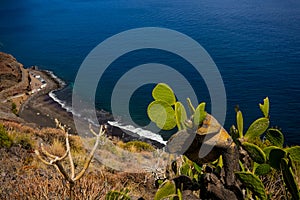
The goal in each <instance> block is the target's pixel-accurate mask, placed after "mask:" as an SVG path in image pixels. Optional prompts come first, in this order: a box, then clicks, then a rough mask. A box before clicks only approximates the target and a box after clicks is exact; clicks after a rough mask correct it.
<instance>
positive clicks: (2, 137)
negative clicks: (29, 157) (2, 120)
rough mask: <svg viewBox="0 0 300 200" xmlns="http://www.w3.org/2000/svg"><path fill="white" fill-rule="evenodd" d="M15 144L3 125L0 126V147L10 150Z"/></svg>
mask: <svg viewBox="0 0 300 200" xmlns="http://www.w3.org/2000/svg"><path fill="white" fill-rule="evenodd" d="M12 144H13V141H12V139H11V138H10V136H9V135H8V133H7V132H6V130H5V128H4V127H3V125H2V124H0V147H6V148H10V147H11V146H12Z"/></svg>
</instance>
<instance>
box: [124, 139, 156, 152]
mask: <svg viewBox="0 0 300 200" xmlns="http://www.w3.org/2000/svg"><path fill="white" fill-rule="evenodd" d="M122 148H124V149H126V150H129V151H134V152H141V151H149V152H152V151H154V150H155V148H154V147H153V146H152V145H151V144H148V143H146V142H142V141H130V142H127V143H125V144H124V145H123V147H122Z"/></svg>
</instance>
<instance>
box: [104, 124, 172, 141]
mask: <svg viewBox="0 0 300 200" xmlns="http://www.w3.org/2000/svg"><path fill="white" fill-rule="evenodd" d="M107 123H108V124H109V125H111V126H115V127H118V128H121V129H123V130H127V131H130V132H133V133H136V134H138V135H139V136H141V137H144V138H148V139H151V140H155V141H157V142H159V143H161V144H164V145H166V144H167V141H164V140H163V138H162V137H161V136H160V135H159V134H156V133H153V132H151V131H149V130H145V129H142V128H136V127H134V126H132V125H123V124H121V123H120V122H117V121H108V122H107Z"/></svg>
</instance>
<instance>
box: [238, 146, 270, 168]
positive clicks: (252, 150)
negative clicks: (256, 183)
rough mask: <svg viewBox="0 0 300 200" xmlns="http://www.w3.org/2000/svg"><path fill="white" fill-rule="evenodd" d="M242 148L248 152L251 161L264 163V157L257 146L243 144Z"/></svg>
mask: <svg viewBox="0 0 300 200" xmlns="http://www.w3.org/2000/svg"><path fill="white" fill-rule="evenodd" d="M242 146H243V148H244V149H245V150H246V151H247V152H248V154H249V156H250V157H251V158H252V159H253V161H255V162H257V163H259V164H263V163H265V162H266V155H265V153H264V152H263V150H261V149H260V148H259V147H258V146H257V145H255V144H252V143H249V142H243V143H242Z"/></svg>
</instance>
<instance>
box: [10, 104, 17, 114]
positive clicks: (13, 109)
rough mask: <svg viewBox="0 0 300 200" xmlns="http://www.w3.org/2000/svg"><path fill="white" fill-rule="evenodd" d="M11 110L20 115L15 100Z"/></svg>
mask: <svg viewBox="0 0 300 200" xmlns="http://www.w3.org/2000/svg"><path fill="white" fill-rule="evenodd" d="M11 111H12V112H13V113H14V114H15V115H18V109H17V105H16V104H15V103H14V102H13V103H12V104H11Z"/></svg>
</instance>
